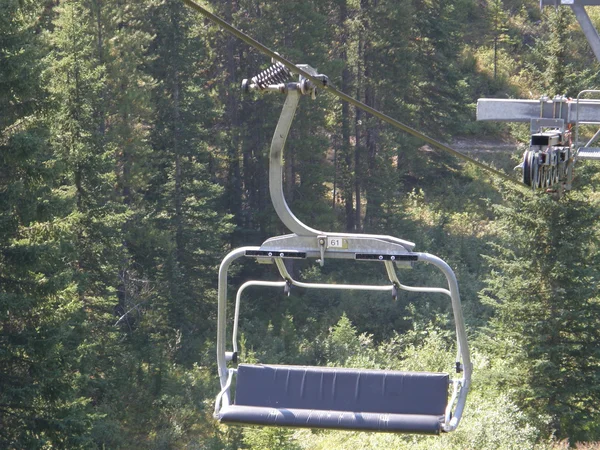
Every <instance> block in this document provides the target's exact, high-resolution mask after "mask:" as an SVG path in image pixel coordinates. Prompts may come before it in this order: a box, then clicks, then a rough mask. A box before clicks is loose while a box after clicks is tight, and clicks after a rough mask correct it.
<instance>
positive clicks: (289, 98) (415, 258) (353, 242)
mask: <svg viewBox="0 0 600 450" xmlns="http://www.w3.org/2000/svg"><path fill="white" fill-rule="evenodd" d="M298 67H300V68H301V69H303V70H305V71H307V72H308V73H309V74H311V75H313V76H314V77H316V78H317V79H319V80H321V81H322V82H323V83H324V84H326V83H327V82H328V79H327V77H326V76H324V75H320V74H318V73H317V71H316V70H315V69H313V68H312V67H310V66H307V65H301V66H298ZM289 77H291V73H290V71H289V70H288V69H287V68H285V67H284V66H282V65H281V64H279V63H277V64H275V65H273V66H271V67H270V68H269V69H267V70H266V71H264V72H262V73H261V74H259V75H257V76H256V77H254V78H252V79H251V80H244V82H243V83H242V86H243V89H244V90H245V91H250V90H259V91H276V92H282V93H285V94H286V101H285V104H284V106H283V110H282V112H281V116H280V118H279V122H278V124H277V127H276V129H275V134H274V136H273V140H272V143H271V153H270V167H269V189H270V195H271V199H272V202H273V206H274V208H275V211H276V212H277V215H278V216H279V218H280V219H281V220H282V222H283V223H284V224H285V225H286V226H287V227H288V228H289V229H290V231H291V232H292V233H291V234H287V235H283V236H276V237H273V238H270V239H267V240H266V241H265V242H264V243H263V244H262V245H261V246H260V247H242V248H238V249H235V250H233V251H231V252H230V253H229V254H228V255H227V256H226V257H225V258H224V259H223V261H222V263H221V266H220V269H219V285H218V326H217V365H218V370H219V378H220V383H221V391H220V392H219V394H218V396H217V398H216V401H215V412H214V416H215V418H216V419H218V420H219V421H220V422H221V423H227V424H252V425H263V426H290V427H308V428H329V429H343V430H362V431H387V432H397V433H421V434H439V433H440V432H450V431H454V430H455V429H456V428H457V427H458V424H459V422H460V420H461V416H462V413H463V409H464V407H465V402H466V398H467V393H468V391H469V386H470V380H471V372H472V364H471V360H470V356H469V347H468V343H467V335H466V331H465V324H464V319H463V315H462V309H461V304H460V295H459V290H458V284H457V281H456V277H455V275H454V272H453V271H452V269H451V268H450V267H449V266H448V264H446V263H445V262H444V261H443V260H441V259H440V258H438V257H436V256H434V255H431V254H428V253H418V252H413V248H414V245H415V244H413V243H412V242H408V241H405V240H402V239H398V238H395V237H391V236H386V235H372V234H359V233H331V232H324V231H320V230H316V229H313V228H310V227H308V226H307V225H305V224H304V223H302V222H301V221H300V220H298V219H297V218H296V217H295V216H294V214H293V213H292V212H291V211H290V209H289V207H288V205H287V203H286V201H285V198H284V195H283V183H282V177H283V147H284V145H285V141H286V139H287V135H288V132H289V129H290V126H291V123H292V120H293V117H294V114H295V111H296V107H297V105H298V101H299V99H300V96H301V95H310V96H311V97H313V98H314V97H315V94H316V86H315V85H314V84H313V83H312V82H311V81H309V80H307V79H305V78H303V77H302V76H300V79H299V81H298V82H286V80H287V79H288V78H289ZM243 256H244V257H248V258H254V259H256V260H258V261H259V262H267V263H274V264H275V265H276V266H277V269H278V271H279V273H280V275H281V278H282V280H281V281H261V280H251V281H248V282H246V283H244V284H243V285H242V286H240V288H239V289H238V291H237V296H236V302H235V313H234V320H233V333H232V340H233V342H232V351H227V348H226V336H227V333H226V323H227V318H226V312H227V284H228V270H229V267H230V266H231V264H232V263H233V262H234V261H235V260H237V259H239V258H241V257H243ZM329 258H334V259H353V260H357V261H371V262H376V263H379V264H383V265H384V267H385V269H386V272H387V275H388V278H389V280H390V283H389V284H387V285H355V284H324V283H307V282H301V281H298V280H295V279H293V277H292V276H291V275H290V273H289V272H288V271H287V269H286V266H285V264H284V260H286V259H316V260H318V261H319V262H320V264H321V265H322V264H324V262H325V260H326V259H329ZM417 262H426V263H429V264H431V265H433V266H435V267H437V268H438V269H439V270H440V271H441V272H442V273H443V274H444V275H445V277H446V280H447V283H448V289H445V288H435V287H412V286H405V285H403V284H402V283H401V282H400V281H399V279H398V276H397V273H396V267H412V266H413V265H414V264H415V263H417ZM253 286H270V287H278V288H282V287H283V288H284V289H286V291H287V292H289V288H290V287H291V286H298V287H302V288H306V289H340V290H368V291H389V292H390V293H391V294H392V295H393V296H394V297H395V296H396V295H397V293H398V291H399V290H406V291H412V292H423V293H443V294H445V295H447V296H448V297H449V298H450V301H451V304H452V311H453V315H454V324H455V327H456V335H457V359H456V372H457V374H458V376H459V378H455V379H451V378H450V375H449V374H445V373H428V372H400V371H392V370H366V369H347V368H333V367H308V366H286V365H271V364H243V363H240V364H238V365H237V368H234V367H228V365H229V364H231V365H232V366H233V365H235V364H237V363H238V346H237V333H238V322H239V311H240V307H241V298H242V294H243V292H244V291H245V290H246V289H247V288H249V287H253ZM234 376H235V381H236V382H235V393H234V392H233V391H234V389H233V387H232V382H233V378H234ZM450 386H452V389H451V390H450V389H449V388H450ZM449 394H450V395H449Z"/></svg>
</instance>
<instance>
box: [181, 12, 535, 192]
mask: <svg viewBox="0 0 600 450" xmlns="http://www.w3.org/2000/svg"><path fill="white" fill-rule="evenodd" d="M182 1H183V3H185V4H186V5H188V6H189V7H190V8H192V9H194V10H196V11H198V12H199V13H200V14H202V15H203V16H204V17H206V18H207V19H208V20H210V21H211V22H213V23H215V24H216V25H218V26H220V27H221V28H223V29H225V30H226V31H227V32H228V33H230V34H232V35H233V36H235V37H236V38H238V39H240V40H242V41H244V42H245V43H246V44H248V45H250V46H251V47H254V48H255V49H256V50H258V51H260V52H261V53H264V54H265V55H267V56H269V57H270V58H271V59H272V60H273V61H277V62H279V63H281V64H282V65H283V66H285V67H287V68H288V69H289V70H290V71H292V72H294V73H297V74H299V75H302V76H303V77H304V78H306V79H308V80H310V81H311V82H313V83H314V84H315V86H319V87H321V88H322V89H324V90H325V91H328V92H330V93H331V94H333V95H335V96H336V97H338V98H339V99H341V100H343V101H345V102H348V103H350V104H351V105H354V106H355V107H356V108H358V109H362V110H363V111H365V112H368V113H369V114H372V115H373V116H375V117H377V118H378V119H380V120H383V121H384V122H386V123H388V124H390V125H392V126H393V127H395V128H398V129H399V130H402V131H404V132H406V133H408V134H410V135H412V136H415V137H417V138H419V139H421V140H423V141H425V142H427V143H428V144H429V145H431V146H433V147H436V148H438V149H440V150H443V151H445V152H447V153H450V154H452V155H454V156H456V157H457V158H460V159H463V160H465V161H467V162H470V163H471V164H474V165H475V166H477V167H479V168H481V169H483V170H485V171H487V172H489V173H491V174H492V175H495V176H497V177H499V178H501V179H503V180H504V181H507V182H509V183H511V184H512V185H513V186H515V187H518V188H519V190H520V191H522V192H528V193H529V192H531V190H530V189H529V188H527V186H526V185H525V184H523V183H520V182H519V181H517V180H515V179H514V178H512V177H511V176H510V175H507V174H506V173H504V172H501V171H500V170H498V169H495V168H493V167H491V166H488V165H487V164H484V163H482V162H480V161H477V160H476V159H475V158H471V157H470V156H468V155H465V154H464V153H461V152H459V151H458V150H454V149H453V148H452V147H449V146H448V145H446V144H443V143H441V142H439V141H437V140H435V139H433V138H431V137H429V136H427V135H426V134H423V133H421V132H420V131H417V130H415V129H414V128H411V127H409V126H408V125H405V124H403V123H402V122H399V121H398V120H396V119H394V118H392V117H390V116H388V115H386V114H384V113H382V112H381V111H378V110H376V109H374V108H372V107H370V106H369V105H366V104H364V103H362V102H361V101H359V100H356V99H355V98H353V97H350V96H349V95H348V94H345V93H344V92H342V91H340V90H339V89H336V88H335V87H334V86H332V85H331V83H327V84H324V83H323V81H322V80H320V79H318V78H316V77H315V76H313V75H311V74H310V73H308V72H306V71H305V70H303V69H301V68H299V67H298V66H296V65H295V64H293V63H292V62H290V61H288V60H287V59H285V58H283V57H282V56H281V55H279V54H278V53H275V52H274V51H273V50H271V49H269V48H268V47H266V46H264V45H263V44H261V43H260V42H258V41H257V40H255V39H253V38H251V37H250V36H248V35H247V34H245V33H244V32H243V31H240V30H238V29H237V28H235V27H234V26H233V25H231V24H229V23H227V22H225V21H224V20H223V19H221V18H220V17H219V16H217V15H215V14H213V13H211V12H210V11H209V10H207V9H206V8H204V7H202V6H200V5H199V4H198V3H196V2H194V1H193V0H182Z"/></svg>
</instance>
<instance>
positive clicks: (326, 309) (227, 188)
mask: <svg viewBox="0 0 600 450" xmlns="http://www.w3.org/2000/svg"><path fill="white" fill-rule="evenodd" d="M202 5H203V6H205V7H207V8H209V9H210V10H211V11H214V12H215V13H216V14H218V15H219V16H220V17H223V18H224V19H225V20H226V21H228V22H230V23H232V24H234V25H235V26H236V27H238V28H239V29H241V30H242V31H244V32H246V33H247V34H249V35H250V36H252V37H253V38H255V39H257V40H259V41H260V42H262V43H264V44H265V45H266V46H268V47H269V48H271V49H273V50H275V51H277V52H279V53H280V54H281V55H282V56H284V57H285V58H286V59H289V60H291V61H293V62H294V63H298V64H309V65H311V66H313V67H315V68H317V69H318V70H319V72H320V73H324V74H327V75H328V76H329V79H330V80H331V83H332V84H333V85H334V86H336V87H337V88H338V89H340V90H341V91H343V92H346V93H347V94H349V95H351V96H352V97H355V98H357V99H359V100H361V101H362V102H364V103H366V104H367V105H369V106H372V107H374V108H376V109H379V110H381V111H383V112H385V113H386V114H388V115H389V116H391V117H394V118H396V119H398V120H400V121H402V122H404V123H406V124H408V125H409V126H411V127H413V128H415V129H417V130H420V131H423V132H425V133H426V134H428V135H430V136H432V137H433V138H435V139H437V140H439V141H442V142H446V143H449V144H450V145H454V144H456V145H460V146H461V148H464V149H465V150H464V151H466V152H469V154H470V155H471V156H473V157H475V158H478V159H480V160H481V161H484V162H485V163H486V164H490V165H492V166H494V167H496V168H498V169H500V170H504V171H506V172H507V173H509V174H514V176H515V178H518V176H519V175H518V173H516V172H513V168H514V166H515V165H517V164H518V163H519V161H520V157H521V155H522V153H523V150H524V148H525V147H526V146H527V145H528V137H529V124H507V123H504V124H499V123H482V122H476V120H475V106H476V102H477V99H478V98H482V97H495V98H525V99H539V98H540V97H541V96H542V95H548V96H550V97H553V96H555V95H566V96H570V97H575V96H577V94H578V92H579V91H581V90H583V89H600V66H599V64H598V63H597V62H596V59H595V57H594V55H593V53H592V51H591V49H590V47H589V45H588V44H587V41H586V39H585V37H584V35H583V33H582V32H581V29H580V27H579V25H578V23H577V21H576V20H575V16H574V15H573V13H572V12H571V10H570V9H569V8H557V9H556V8H552V7H548V8H545V9H544V10H541V9H540V7H539V2H538V0H523V1H516V0H393V1H392V0H320V1H314V0H304V1H302V2H292V1H286V0H268V1H263V0H204V1H203V2H202ZM596 9H600V8H594V7H590V8H588V12H589V14H590V16H591V18H592V20H593V21H594V22H595V23H596V24H597V25H600V11H596ZM269 65H270V61H269V60H268V58H267V57H265V56H264V55H262V54H260V53H259V52H257V51H256V50H254V49H252V48H250V47H249V46H248V45H247V44H245V43H243V42H241V41H239V40H236V39H235V38H233V37H231V36H230V35H228V34H226V33H225V32H224V31H223V30H221V29H219V28H218V27H217V26H215V25H214V24H213V23H211V22H209V21H207V20H206V19H205V18H203V17H202V16H200V15H199V14H197V13H196V12H195V11H193V10H191V9H190V8H188V7H186V6H185V5H184V4H183V3H182V2H181V1H179V0H129V1H122V0H0V448H2V449H205V450H217V449H251V450H259V449H261V450H262V449H282V450H318V449H323V450H324V449H349V450H352V449H356V450H358V449H416V450H419V449H422V450H431V449H434V450H435V449H455V450H462V449H478V450H479V449H519V450H522V449H534V448H535V449H542V450H560V449H567V448H570V447H572V448H575V447H576V448H579V449H591V448H598V447H597V446H598V445H600V444H599V443H600V345H599V344H600V291H599V288H598V284H597V283H600V240H599V238H600V194H599V193H598V191H599V190H600V176H599V173H600V166H597V165H596V166H595V165H594V164H593V163H578V165H577V167H576V179H575V182H574V189H573V190H572V191H570V192H568V193H567V194H566V195H564V196H563V197H562V198H560V199H559V200H557V199H555V198H553V197H552V196H549V195H546V194H543V193H542V194H531V195H523V193H522V192H521V191H519V190H516V189H515V188H514V187H513V186H511V184H510V183H506V182H503V181H501V180H498V179H495V178H493V177H490V176H489V175H488V174H487V173H486V172H484V171H482V170H481V169H479V168H477V167H475V166H473V165H471V164H468V163H464V162H462V161H461V160H459V159H457V158H455V157H453V156H451V155H449V154H446V153H443V152H440V151H438V150H436V149H433V148H431V147H430V146H428V145H425V144H424V143H423V142H422V141H420V140H419V139H417V138H415V137H412V136H409V135H407V134H405V133H403V132H400V131H398V130H396V129H393V128H392V127H390V126H388V125H386V124H384V123H383V122H381V121H379V120H378V119H375V118H374V117H371V116H369V115H368V114H366V113H364V112H362V111H361V110H358V109H356V108H355V107H353V106H351V105H348V104H346V103H342V102H340V101H339V100H338V99H337V98H336V97H334V96H331V95H328V94H326V93H324V94H321V95H318V96H317V98H316V100H311V99H309V98H303V99H302V101H301V103H300V107H299V109H298V112H297V114H296V120H295V122H294V124H293V126H292V129H291V132H290V137H289V140H288V145H287V147H286V153H285V173H284V191H285V195H286V198H287V201H288V202H289V204H290V206H291V208H292V210H293V211H294V213H295V214H296V215H297V216H298V217H299V218H300V219H301V220H302V221H303V222H305V223H306V224H308V225H310V226H312V227H315V228H318V229H324V230H331V231H338V232H365V233H372V234H386V235H391V236H395V237H398V238H402V239H405V240H408V241H412V242H414V243H416V247H415V250H416V251H420V252H429V253H432V254H434V255H437V256H439V257H441V258H442V259H444V260H445V261H447V262H448V264H449V265H450V266H451V267H452V268H453V270H454V271H455V272H456V275H457V278H458V282H459V286H460V289H461V298H462V302H463V309H464V314H465V319H466V323H467V328H468V336H469V342H470V347H471V356H472V359H473V364H474V372H473V373H474V375H473V384H472V388H471V391H470V393H469V398H468V400H467V406H466V409H465V413H464V415H463V419H462V422H461V425H460V427H459V428H458V430H457V431H455V432H453V433H449V434H443V435H441V436H439V437H425V436H419V435H396V434H389V433H360V432H349V431H323V430H311V429H286V428H261V427H239V426H224V425H220V424H218V423H217V422H216V421H215V420H214V419H213V410H214V402H215V396H216V395H217V393H218V392H219V390H220V387H219V380H218V375H217V366H216V355H215V345H216V318H217V308H216V305H217V276H218V270H219V265H220V263H221V260H222V258H223V257H224V256H225V255H226V254H227V253H228V252H229V251H231V250H232V249H234V248H237V247H241V246H246V245H255V246H257V245H260V244H261V243H262V242H263V241H264V240H265V239H267V238H269V237H271V236H276V235H281V234H285V233H287V232H288V231H287V230H286V229H285V227H284V226H283V224H281V223H280V221H279V219H278V218H277V216H276V215H275V213H274V210H273V207H272V205H271V202H270V197H269V187H268V160H269V154H268V152H269V145H270V142H271V137H272V134H273V130H274V128H275V125H276V123H277V118H278V116H279V113H280V110H281V105H282V104H283V101H284V96H282V95H277V94H274V93H270V94H264V95H259V94H256V93H250V94H247V95H244V94H243V93H242V90H241V89H240V85H241V81H242V79H244V78H250V77H252V76H254V75H256V74H257V73H259V72H260V71H261V70H263V69H265V68H266V67H268V66H269ZM594 131H595V130H594V129H591V128H590V129H587V128H585V129H584V130H583V132H584V133H589V135H590V136H591V135H592V134H593V133H594ZM465 143H466V144H465ZM290 270H291V271H292V273H293V274H294V276H295V277H296V278H298V279H300V280H304V281H314V282H323V283H325V282H328V283H364V284H385V283H386V282H389V281H388V280H387V277H386V273H385V270H384V269H383V268H382V266H381V265H380V264H378V263H355V262H343V261H333V260H332V261H329V260H328V261H326V263H325V265H324V266H323V267H321V266H320V265H319V264H318V263H316V262H315V261H314V260H307V261H294V264H293V265H291V266H290ZM399 274H400V276H401V281H402V282H403V283H404V282H405V283H406V284H408V285H417V286H419V285H421V286H440V285H441V286H443V281H444V280H443V279H442V277H441V276H440V274H439V273H437V272H435V271H434V270H431V268H430V267H427V266H419V265H415V267H414V268H413V269H409V270H401V271H399ZM250 279H261V280H279V279H280V278H279V276H278V273H277V270H276V268H275V267H274V266H273V265H269V264H266V265H265V264H256V261H254V260H252V259H250V258H248V259H241V260H240V261H239V263H236V264H235V265H234V266H233V269H232V274H231V277H230V282H231V287H232V289H230V292H235V290H234V287H235V288H236V289H237V287H239V286H240V285H241V284H242V283H244V282H245V281H248V280H250ZM232 297H233V296H232V295H230V298H229V300H230V308H229V310H230V311H232V309H231V306H232V305H233V300H234V299H233V298H232ZM230 316H231V314H230ZM239 345H240V350H241V355H240V357H241V360H242V361H245V362H264V363H280V364H298V365H319V366H334V367H335V366H337V367H354V368H378V369H395V370H414V371H421V370H424V371H441V372H447V373H452V370H453V367H454V358H455V352H456V345H455V335H454V325H453V320H452V311H451V308H450V303H449V302H448V300H447V297H445V296H444V295H442V294H428V295H425V294H416V293H411V292H400V294H399V295H398V298H397V299H396V300H394V299H393V298H392V296H391V295H389V293H376V292H375V293H366V292H360V291H356V292H355V291H352V292H346V291H317V290H310V291H309V290H303V289H301V288H293V289H292V290H291V293H290V295H289V296H287V295H285V294H284V292H283V289H281V290H278V289H272V288H259V287H257V288H252V289H248V291H247V293H246V294H245V296H244V303H243V309H242V311H241V316H240V334H239Z"/></svg>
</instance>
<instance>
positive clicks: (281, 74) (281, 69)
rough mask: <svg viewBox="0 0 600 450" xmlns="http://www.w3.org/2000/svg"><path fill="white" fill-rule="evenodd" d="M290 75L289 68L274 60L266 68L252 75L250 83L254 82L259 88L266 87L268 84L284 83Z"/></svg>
mask: <svg viewBox="0 0 600 450" xmlns="http://www.w3.org/2000/svg"><path fill="white" fill-rule="evenodd" d="M291 76H292V72H290V69H288V68H287V67H285V66H284V65H283V64H281V63H280V62H276V63H275V64H273V65H272V66H271V67H269V68H268V69H265V70H263V71H262V72H261V73H259V74H258V75H256V76H255V77H252V83H254V84H256V85H257V86H258V87H259V88H261V89H266V87H267V86H268V85H270V84H279V83H285V82H286V81H287V80H288V79H289V78H290V77H291Z"/></svg>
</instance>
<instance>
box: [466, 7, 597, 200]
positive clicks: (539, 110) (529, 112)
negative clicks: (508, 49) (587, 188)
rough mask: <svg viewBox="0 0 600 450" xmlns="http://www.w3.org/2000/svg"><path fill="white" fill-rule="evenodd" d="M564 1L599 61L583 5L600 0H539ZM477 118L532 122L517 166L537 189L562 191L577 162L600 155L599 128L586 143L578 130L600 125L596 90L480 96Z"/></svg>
mask: <svg viewBox="0 0 600 450" xmlns="http://www.w3.org/2000/svg"><path fill="white" fill-rule="evenodd" d="M561 5H566V6H569V7H570V8H571V9H572V10H573V13H574V14H575V17H576V18H577V21H578V22H579V25H580V26H581V29H582V30H583V33H584V34H585V37H586V38H587V40H588V42H589V44H590V47H591V48H592V51H593V52H594V55H595V56H596V59H597V60H598V61H600V36H599V35H598V31H597V30H596V28H595V26H594V24H593V23H592V21H591V19H590V17H589V16H588V14H587V12H586V10H585V6H600V0H541V1H540V7H541V8H543V7H544V6H554V7H555V8H558V7H559V6H561ZM590 97H591V98H590ZM477 120H483V121H504V122H529V123H530V130H531V140H530V145H529V148H528V149H527V150H525V152H524V154H523V161H522V162H521V164H519V165H518V166H517V167H516V169H521V171H522V181H523V183H525V184H526V185H528V186H531V187H532V188H533V189H540V190H546V191H550V192H557V193H558V194H559V195H560V194H561V193H562V192H563V191H564V190H570V189H571V187H572V180H573V166H574V165H575V162H577V161H579V160H596V161H600V147H598V146H595V147H594V146H592V145H593V144H594V142H596V141H597V139H598V137H600V130H598V131H597V132H596V133H595V134H594V136H593V137H592V138H591V139H590V140H589V141H587V142H586V143H583V142H580V136H579V125H582V124H586V125H590V124H591V125H600V91H598V90H585V91H581V92H580V93H579V94H578V95H577V98H576V99H571V98H567V97H564V96H556V97H554V98H549V97H546V96H544V97H542V98H540V99H539V100H518V99H489V98H482V99H479V100H478V101H477ZM573 130H574V136H573V134H572V131H573Z"/></svg>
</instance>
